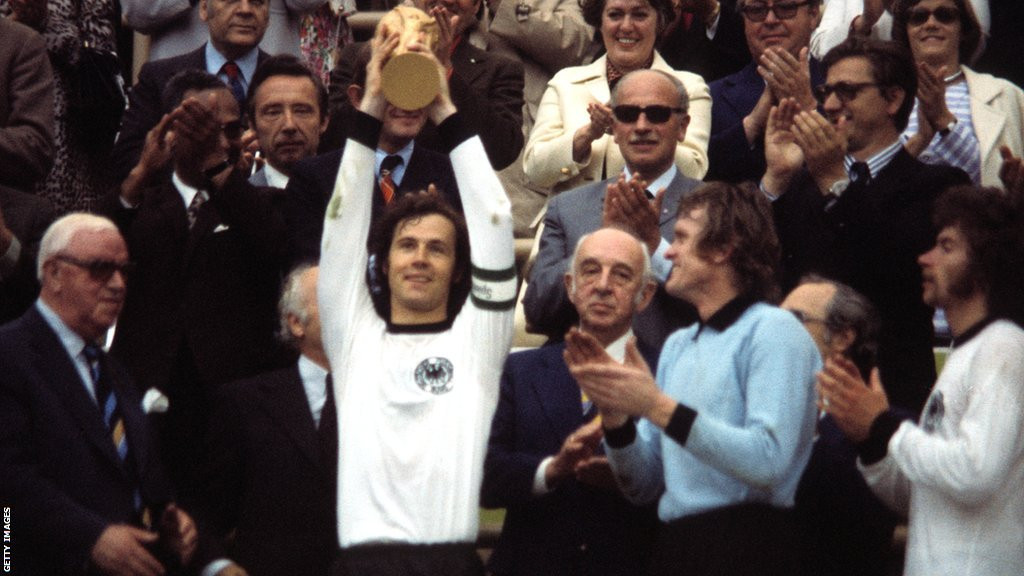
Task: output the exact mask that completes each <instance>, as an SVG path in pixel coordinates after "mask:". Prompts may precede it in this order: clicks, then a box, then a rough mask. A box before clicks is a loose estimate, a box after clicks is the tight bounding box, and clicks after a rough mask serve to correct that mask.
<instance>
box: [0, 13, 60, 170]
mask: <svg viewBox="0 0 1024 576" xmlns="http://www.w3.org/2000/svg"><path fill="white" fill-rule="evenodd" d="M0 87H3V89H2V90H0V184H6V185H7V186H11V187H13V188H20V189H23V190H28V189H31V188H32V185H33V184H35V183H36V182H38V181H39V180H42V179H43V178H44V177H46V175H47V173H49V172H50V167H51V166H53V71H52V70H51V69H50V59H49V58H48V57H47V55H46V44H44V43H43V39H42V37H41V36H39V34H37V33H36V32H35V31H34V30H32V29H31V28H29V27H28V26H25V25H24V24H20V23H18V22H15V21H13V20H8V19H6V18H0Z"/></svg>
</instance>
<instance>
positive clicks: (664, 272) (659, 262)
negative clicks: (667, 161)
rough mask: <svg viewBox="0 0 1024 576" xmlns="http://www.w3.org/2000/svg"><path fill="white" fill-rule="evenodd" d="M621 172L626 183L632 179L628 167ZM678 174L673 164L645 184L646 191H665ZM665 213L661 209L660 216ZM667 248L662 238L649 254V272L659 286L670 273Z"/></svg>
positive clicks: (666, 209)
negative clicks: (652, 252) (666, 256)
mask: <svg viewBox="0 0 1024 576" xmlns="http://www.w3.org/2000/svg"><path fill="white" fill-rule="evenodd" d="M622 172H623V173H624V174H625V175H626V180H627V181H629V180H630V179H631V178H633V175H632V174H630V172H629V166H627V167H625V168H623V169H622ZM678 172H679V170H678V169H677V168H676V165H675V164H671V165H669V167H668V170H665V171H664V172H662V173H661V176H658V177H657V178H655V179H654V181H653V182H648V183H647V189H648V190H650V192H651V194H654V195H657V194H658V190H661V189H662V188H665V189H666V190H667V189H668V186H669V184H671V183H672V180H674V179H675V177H676V174H677V173H678ZM652 202H653V200H652ZM666 212H668V208H662V209H661V215H662V216H664V215H665V213H666ZM669 246H670V243H669V241H668V240H665V237H664V236H662V237H661V241H660V242H659V243H658V249H657V250H655V251H654V254H651V270H652V271H653V272H654V277H655V278H657V279H658V282H659V283H661V284H664V283H665V280H667V279H668V275H669V274H670V273H671V272H672V261H671V260H669V259H668V258H665V253H666V252H668V249H669Z"/></svg>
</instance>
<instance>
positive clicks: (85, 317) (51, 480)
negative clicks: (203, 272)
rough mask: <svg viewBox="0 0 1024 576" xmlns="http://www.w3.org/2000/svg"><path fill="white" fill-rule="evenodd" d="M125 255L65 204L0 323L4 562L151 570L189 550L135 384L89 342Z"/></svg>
mask: <svg viewBox="0 0 1024 576" xmlns="http://www.w3.org/2000/svg"><path fill="white" fill-rule="evenodd" d="M128 264H129V260H128V248H127V246H125V243H124V240H122V238H121V235H120V234H118V231H117V228H116V227H115V226H114V224H113V223H111V222H110V221H109V220H106V219H105V218H100V217H98V216H93V215H87V214H71V215H68V216H65V217H64V218H61V219H60V220H58V221H57V222H55V223H54V224H53V225H52V226H51V227H50V228H49V230H48V231H47V233H46V235H45V236H44V237H43V241H42V248H41V249H40V254H39V277H40V280H41V283H42V290H41V293H40V297H39V300H38V301H37V302H36V304H35V306H34V307H32V308H31V309H29V310H28V312H26V313H25V314H24V315H23V316H22V317H21V318H19V319H18V320H15V321H14V322H11V323H9V324H6V325H5V326H3V327H2V328H0V366H3V374H4V376H3V378H2V379H0V419H2V421H3V427H2V429H0V494H3V499H4V512H5V523H10V524H11V527H12V528H13V531H12V532H11V535H12V536H11V539H10V540H9V542H8V543H7V546H9V547H10V548H11V550H10V552H11V554H10V555H6V554H5V566H6V567H7V568H8V569H9V568H11V567H13V568H14V569H16V570H17V571H18V573H26V574H37V575H42V574H67V575H78V574H80V575H83V576H84V575H85V574H96V573H99V574H129V573H130V574H156V573H158V571H160V572H162V570H163V569H164V567H166V566H169V565H170V566H173V565H176V564H180V563H187V561H188V560H189V559H190V558H191V556H192V554H193V552H194V550H195V544H196V530H195V525H194V524H193V523H192V520H191V518H189V516H188V514H186V513H185V512H184V511H182V510H181V509H179V508H177V507H176V506H175V505H174V504H171V503H170V502H171V491H170V486H169V484H168V483H167V481H166V479H165V478H164V476H163V469H162V467H161V464H160V458H159V455H158V454H157V451H156V447H155V446H154V444H153V442H152V440H151V438H150V435H149V429H148V427H147V423H146V417H145V414H143V412H142V407H141V403H140V399H139V394H138V392H137V391H136V389H135V388H134V386H133V385H132V381H131V378H130V377H129V376H128V375H127V373H126V372H125V371H124V369H123V368H121V366H120V365H119V364H118V363H117V362H115V361H113V360H112V359H110V358H108V357H107V356H106V354H105V353H104V352H103V351H102V349H101V348H100V347H99V346H98V344H99V343H100V342H102V340H103V338H104V336H105V334H106V332H107V330H108V329H109V328H110V326H111V325H113V323H114V321H115V320H116V319H117V314H118V312H120V310H121V305H122V303H123V302H124V296H125V275H124V271H125V269H126V268H127V266H128ZM151 520H156V521H157V528H158V529H159V531H158V532H154V531H153V530H152V529H151V527H152V526H153V524H152V522H151ZM7 550H8V548H7V547H6V546H5V551H7ZM8 558H9V559H10V560H9V562H10V563H7V562H6V561H7V560H8ZM162 564H163V566H162Z"/></svg>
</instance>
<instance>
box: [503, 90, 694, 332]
mask: <svg viewBox="0 0 1024 576" xmlns="http://www.w3.org/2000/svg"><path fill="white" fill-rule="evenodd" d="M611 103H612V109H613V111H616V112H615V114H616V117H615V119H614V123H613V125H612V131H613V134H614V136H615V142H616V143H617V144H618V145H619V148H620V149H621V150H622V156H623V158H625V160H626V170H625V173H624V174H621V175H619V176H617V177H615V178H611V179H609V180H605V181H603V182H597V183H594V184H588V185H586V186H581V187H579V188H577V189H575V190H570V191H568V192H564V193H562V194H559V195H558V196H556V197H555V198H553V199H552V200H551V203H550V204H549V205H548V211H547V214H546V215H545V217H544V231H543V233H542V234H541V237H540V250H539V251H538V253H537V258H536V260H535V262H534V264H533V268H532V270H531V272H530V282H529V285H528V286H527V288H526V295H525V297H524V299H523V306H524V309H525V312H526V319H527V321H528V322H529V324H530V329H531V330H532V331H536V332H540V333H543V334H546V335H548V336H549V337H551V338H554V339H560V338H561V337H562V336H563V335H564V334H565V331H566V330H568V329H569V327H570V326H572V325H573V324H574V323H575V322H576V318H577V314H576V310H574V309H573V306H572V304H571V302H570V301H569V298H568V294H567V293H566V290H565V285H564V281H563V277H564V275H565V274H566V272H567V271H568V270H569V269H568V263H569V257H570V256H571V255H572V250H573V249H574V247H575V246H576V243H577V242H578V241H579V239H580V237H582V236H583V235H584V234H586V233H587V232H592V231H594V230H596V229H598V228H600V227H601V226H607V225H609V224H618V225H620V226H624V227H627V228H628V229H631V230H633V231H635V232H636V234H637V235H638V236H639V237H640V238H641V239H643V241H644V242H645V243H646V244H647V249H648V251H649V252H650V254H651V255H652V256H651V259H652V261H653V262H654V271H655V276H656V277H657V278H658V279H659V280H664V278H666V277H667V276H668V270H669V268H670V267H671V264H670V263H669V262H668V261H667V260H665V259H664V258H663V257H662V254H663V253H664V251H665V250H667V249H668V242H669V241H670V240H671V239H672V228H673V226H674V225H675V220H676V207H677V206H678V205H679V201H680V200H682V198H683V196H684V195H686V194H687V193H688V192H689V191H690V190H692V189H693V188H694V187H695V186H696V185H697V184H699V182H698V181H696V180H693V179H691V178H687V177H685V176H683V175H682V174H681V173H680V172H679V171H678V170H676V167H675V164H674V162H673V161H674V157H675V156H674V155H675V146H676V143H677V142H680V141H682V140H683V138H684V137H685V136H686V126H687V123H688V121H689V116H687V115H686V108H687V104H688V99H687V96H686V90H685V88H683V86H682V84H680V83H679V81H678V80H676V79H675V78H673V77H670V76H669V75H666V74H663V73H660V72H657V71H650V70H644V71H637V72H635V73H631V74H627V75H626V76H625V77H623V79H622V80H621V81H619V83H618V84H617V85H616V87H615V90H613V92H612V101H611ZM652 107H654V108H658V107H660V108H661V110H660V112H662V113H664V116H661V117H659V116H660V114H659V113H658V112H655V111H654V110H652V109H651V108H652ZM641 108H642V109H643V110H644V111H643V112H640V110H639V109H641ZM652 115H653V116H655V118H654V119H653V120H652V118H651V116H652ZM655 120H662V121H660V122H656V121H655ZM627 180H628V181H627ZM659 190H663V191H662V192H659V193H658V196H657V198H656V199H654V201H648V199H647V195H646V194H645V191H647V192H649V193H650V194H653V193H654V192H658V191H659ZM606 192H607V193H606ZM695 319H696V313H695V312H694V311H693V309H692V307H690V306H689V305H687V304H685V303H684V302H682V301H681V300H679V299H677V298H673V297H671V296H669V295H668V294H667V293H665V291H664V289H663V288H662V287H660V286H659V287H658V291H657V294H656V295H655V297H654V301H653V302H652V304H651V306H649V307H648V308H647V309H646V310H645V311H643V312H641V313H639V314H637V315H636V318H635V320H634V325H633V329H634V330H635V331H636V335H637V339H638V340H639V341H640V342H641V343H643V344H644V345H645V346H647V347H648V348H650V349H652V350H659V349H661V345H662V343H663V342H664V341H665V338H667V337H668V335H669V334H671V333H672V332H673V331H675V330H676V329H677V328H680V327H682V326H685V325H687V324H690V323H691V322H693V321H694V320H695Z"/></svg>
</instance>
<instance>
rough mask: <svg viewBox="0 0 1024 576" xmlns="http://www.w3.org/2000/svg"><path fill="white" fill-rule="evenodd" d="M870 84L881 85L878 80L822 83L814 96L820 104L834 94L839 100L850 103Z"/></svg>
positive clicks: (815, 89) (815, 90)
mask: <svg viewBox="0 0 1024 576" xmlns="http://www.w3.org/2000/svg"><path fill="white" fill-rule="evenodd" d="M870 86H879V84H878V83H877V82H836V83H835V84H820V85H818V86H816V87H815V88H814V97H815V98H817V99H818V103H819V104H824V103H825V100H828V97H829V96H831V95H832V94H835V95H836V98H839V101H840V102H842V103H843V104H846V103H848V102H849V101H850V100H853V99H854V98H856V97H857V95H858V94H860V91H861V90H863V89H865V88H868V87H870Z"/></svg>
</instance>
